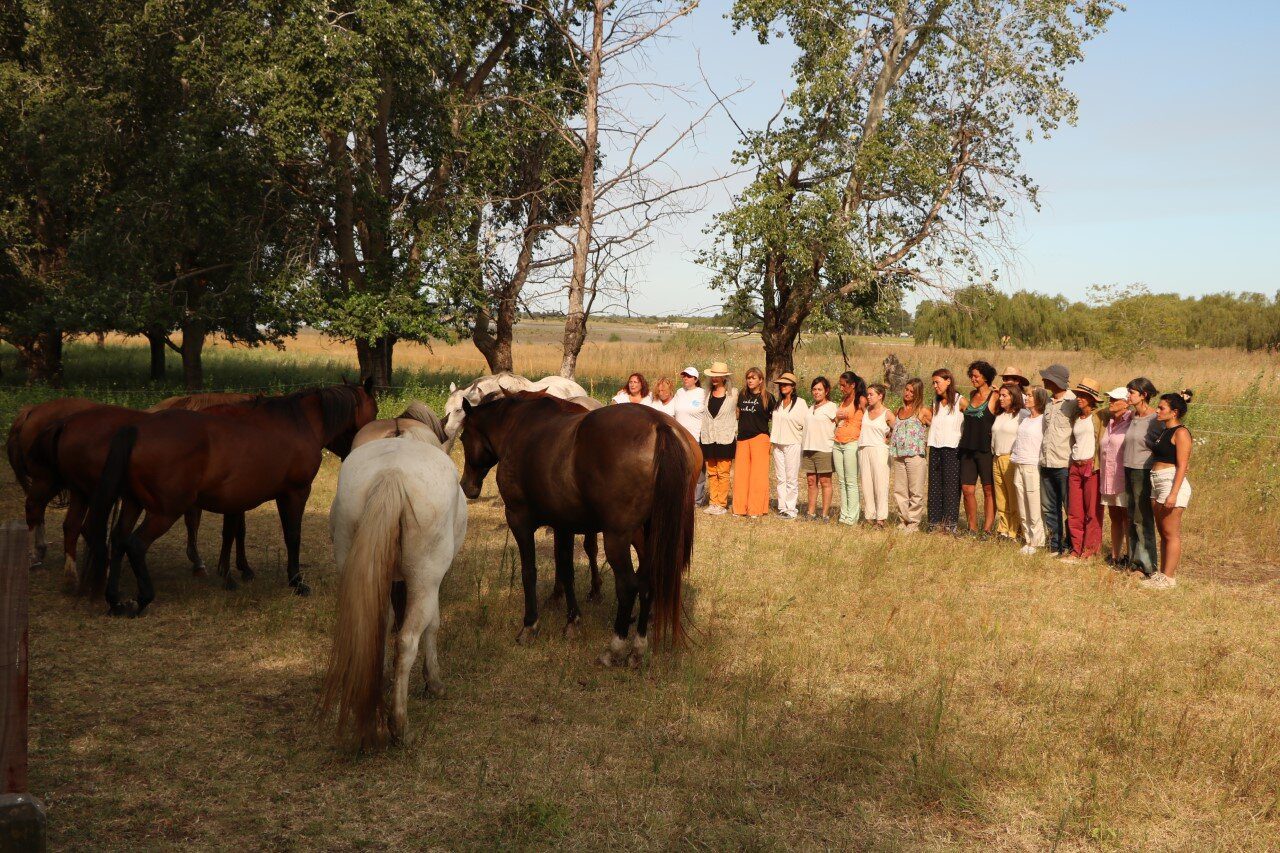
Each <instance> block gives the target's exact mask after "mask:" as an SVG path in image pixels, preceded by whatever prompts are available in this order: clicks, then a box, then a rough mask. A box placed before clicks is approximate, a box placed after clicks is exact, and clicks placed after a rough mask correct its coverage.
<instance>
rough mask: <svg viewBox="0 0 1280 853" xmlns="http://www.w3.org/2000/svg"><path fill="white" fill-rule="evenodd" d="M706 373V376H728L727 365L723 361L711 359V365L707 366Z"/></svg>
mask: <svg viewBox="0 0 1280 853" xmlns="http://www.w3.org/2000/svg"><path fill="white" fill-rule="evenodd" d="M707 375H708V376H728V375H729V365H727V364H725V363H724V362H723V361H713V362H711V366H710V367H708V368H707Z"/></svg>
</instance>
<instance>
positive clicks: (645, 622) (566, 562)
mask: <svg viewBox="0 0 1280 853" xmlns="http://www.w3.org/2000/svg"><path fill="white" fill-rule="evenodd" d="M463 406H464V409H465V410H466V421H465V426H464V428H463V430H462V446H463V449H464V450H465V452H466V465H465V467H464V468H463V473H462V491H463V492H464V493H465V494H466V495H467V497H468V498H475V497H477V496H478V495H479V494H480V488H481V486H482V485H483V483H484V478H485V476H486V475H487V474H488V472H489V469H491V468H493V466H494V465H497V466H498V473H497V482H498V491H499V492H500V493H501V495H502V500H503V502H504V503H505V505H506V513H507V524H508V525H509V526H510V528H511V533H512V536H513V537H514V538H515V540H516V545H517V546H518V547H519V549H520V566H521V579H522V581H523V584H524V626H523V627H522V628H521V630H520V634H519V635H518V636H517V638H516V640H517V642H521V643H524V642H528V641H530V640H531V639H532V638H533V637H534V636H535V635H536V634H537V633H538V601H537V580H538V576H537V565H536V562H535V553H534V540H533V535H534V532H535V531H536V530H537V529H538V528H539V527H543V526H550V527H551V528H552V530H553V531H554V534H555V557H556V576H557V577H558V578H560V580H561V581H562V582H563V584H564V588H565V599H566V609H567V616H568V622H567V624H566V626H565V634H566V636H570V637H572V636H575V635H576V634H577V633H578V625H579V623H580V620H581V617H580V614H579V611H578V603H577V598H576V596H575V593H574V588H573V535H574V534H575V533H591V532H595V531H600V532H603V533H604V548H605V554H606V555H607V556H608V558H609V563H610V565H612V566H613V575H614V587H615V591H616V593H617V598H618V611H617V615H616V618H615V619H614V623H613V636H612V637H611V638H610V642H609V647H608V649H607V650H606V651H605V653H604V655H603V656H602V657H601V659H600V660H601V662H602V663H604V664H606V665H621V664H623V663H626V662H627V660H628V658H630V659H631V660H632V661H633V662H634V663H639V661H640V660H641V659H642V658H643V656H644V652H645V648H646V646H647V644H648V629H649V620H650V616H651V615H652V618H653V624H654V633H655V635H656V636H658V637H660V636H661V634H662V633H663V632H669V633H670V635H671V638H672V640H673V641H674V642H679V641H680V640H681V639H682V637H683V625H682V622H681V613H680V591H681V580H682V575H683V573H684V572H685V570H686V569H687V568H688V566H689V559H690V557H691V555H692V553H693V492H694V487H695V485H696V484H697V478H698V472H699V471H700V470H701V467H702V453H701V451H700V450H699V449H698V448H697V446H696V445H694V444H693V443H692V442H691V441H689V440H688V437H687V436H688V431H687V430H685V429H684V428H683V427H681V426H680V425H679V424H678V423H676V421H675V420H674V419H673V418H671V417H669V416H668V415H665V414H663V413H661V412H659V411H657V410H655V409H651V408H649V407H647V406H608V407H606V408H603V409H598V410H596V411H593V412H584V411H582V410H581V409H580V408H579V407H576V406H572V405H570V404H567V403H565V402H563V401H560V400H553V399H549V398H547V397H542V396H538V397H533V398H530V397H527V396H525V395H517V396H515V397H503V398H500V399H495V400H491V401H486V402H482V403H481V404H480V405H478V406H473V405H471V403H470V402H464V404H463ZM633 544H634V545H635V546H636V550H637V552H638V553H639V555H640V569H639V572H638V573H637V572H635V571H633V570H632V568H631V546H632V545H633ZM637 595H638V596H639V599H640V613H639V618H638V619H637V621H636V637H635V641H634V643H633V644H632V646H631V649H630V653H629V654H628V647H627V635H628V633H629V630H630V626H631V613H632V609H633V608H634V606H635V602H636V597H637Z"/></svg>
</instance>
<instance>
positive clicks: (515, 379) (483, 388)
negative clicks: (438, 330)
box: [444, 372, 592, 453]
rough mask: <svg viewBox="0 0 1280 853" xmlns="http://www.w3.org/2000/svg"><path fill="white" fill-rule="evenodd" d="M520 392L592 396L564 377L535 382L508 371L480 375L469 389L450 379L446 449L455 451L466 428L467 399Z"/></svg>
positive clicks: (586, 397)
mask: <svg viewBox="0 0 1280 853" xmlns="http://www.w3.org/2000/svg"><path fill="white" fill-rule="evenodd" d="M520 391H535V392H536V391H545V392H546V393H547V394H548V395H550V396H552V397H559V398H560V399H562V400H567V399H570V398H574V399H587V400H590V399H592V398H591V396H590V395H589V394H587V391H586V389H585V388H583V387H582V386H581V385H579V384H578V383H577V382H574V381H573V380H572V379H565V378H564V377H563V376H544V377H542V378H541V379H539V380H538V381H537V382H533V381H531V380H529V379H526V378H525V377H523V376H521V375H520V374H518V373H508V372H504V373H492V374H489V375H488V376H481V377H478V378H477V379H475V380H474V381H472V383H471V384H470V385H468V386H466V387H465V388H459V387H458V386H457V385H455V384H454V383H452V382H450V383H449V399H447V400H445V402H444V431H445V435H447V436H449V443H448V444H447V445H446V446H445V449H444V452H445V453H451V452H452V451H453V442H454V439H456V438H457V437H458V432H459V430H461V429H462V419H463V417H465V415H466V413H465V412H464V411H463V408H462V403H463V401H464V400H465V401H467V402H469V403H471V404H472V405H475V404H476V403H479V402H480V401H481V400H483V399H484V398H486V397H488V396H491V395H492V394H494V393H498V392H500V393H505V394H514V393H517V392H520Z"/></svg>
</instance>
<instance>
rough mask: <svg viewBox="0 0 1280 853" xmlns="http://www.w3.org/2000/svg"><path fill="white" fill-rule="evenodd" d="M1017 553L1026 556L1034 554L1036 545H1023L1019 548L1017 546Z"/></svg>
mask: <svg viewBox="0 0 1280 853" xmlns="http://www.w3.org/2000/svg"><path fill="white" fill-rule="evenodd" d="M1018 553H1019V554H1024V555H1026V556H1028V557H1031V556H1034V555H1035V553H1036V546H1034V545H1023V546H1022V547H1021V548H1019V549H1018Z"/></svg>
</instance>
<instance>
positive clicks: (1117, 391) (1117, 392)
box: [1107, 385, 1129, 400]
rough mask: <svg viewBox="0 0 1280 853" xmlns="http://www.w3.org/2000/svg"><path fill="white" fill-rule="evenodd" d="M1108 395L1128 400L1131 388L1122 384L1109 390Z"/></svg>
mask: <svg viewBox="0 0 1280 853" xmlns="http://www.w3.org/2000/svg"><path fill="white" fill-rule="evenodd" d="M1107 396H1108V397H1110V398H1111V399H1112V400H1128V399H1129V389H1128V388H1126V387H1124V386H1123V385H1121V386H1120V387H1119V388H1112V389H1111V390H1110V391H1108V392H1107Z"/></svg>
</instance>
